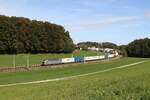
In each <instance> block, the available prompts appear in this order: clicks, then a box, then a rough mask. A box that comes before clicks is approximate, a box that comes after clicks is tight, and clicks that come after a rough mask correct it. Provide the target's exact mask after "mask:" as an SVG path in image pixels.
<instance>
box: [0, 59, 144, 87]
mask: <svg viewBox="0 0 150 100" xmlns="http://www.w3.org/2000/svg"><path fill="white" fill-rule="evenodd" d="M142 60H145V59H144V58H143V59H142V58H122V59H119V60H115V61H110V62H101V63H98V64H86V65H78V66H74V67H64V68H53V69H41V70H32V71H26V72H15V73H6V74H0V84H8V83H18V82H29V81H35V80H46V79H52V78H60V77H67V76H72V75H79V74H85V73H90V72H96V71H100V70H104V69H109V68H113V67H119V66H121V65H126V64H130V63H134V62H138V61H142Z"/></svg>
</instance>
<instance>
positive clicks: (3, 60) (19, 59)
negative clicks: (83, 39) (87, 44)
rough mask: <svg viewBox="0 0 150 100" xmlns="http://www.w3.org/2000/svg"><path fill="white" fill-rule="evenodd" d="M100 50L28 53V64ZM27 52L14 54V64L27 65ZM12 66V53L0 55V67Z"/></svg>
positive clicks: (92, 54)
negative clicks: (66, 52) (67, 52)
mask: <svg viewBox="0 0 150 100" xmlns="http://www.w3.org/2000/svg"><path fill="white" fill-rule="evenodd" d="M102 54H104V53H102V52H96V51H77V52H74V53H72V54H30V55H29V59H30V65H40V64H41V62H42V61H43V60H44V59H60V58H67V57H72V56H73V57H84V56H95V55H102ZM27 57H28V54H18V55H16V66H18V67H19V66H27ZM2 67H13V55H0V68H2Z"/></svg>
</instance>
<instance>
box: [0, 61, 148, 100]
mask: <svg viewBox="0 0 150 100" xmlns="http://www.w3.org/2000/svg"><path fill="white" fill-rule="evenodd" d="M142 60H150V59H141V58H123V59H120V60H116V61H110V62H103V63H100V64H93V65H92V64H88V65H82V66H79V67H67V68H56V69H47V70H46V69H45V70H37V71H30V72H17V73H8V74H0V84H7V83H16V82H26V81H33V80H42V79H48V78H56V77H64V76H72V75H77V74H83V73H89V72H95V71H98V70H104V69H109V68H112V67H117V66H121V65H126V64H129V63H134V62H138V61H142ZM149 66H150V61H149V62H145V63H143V64H139V65H135V66H131V67H127V68H123V69H116V70H112V71H108V72H104V73H99V74H95V75H89V76H85V77H79V78H74V79H70V80H64V81H57V82H49V83H40V84H30V85H18V86H11V87H0V100H12V98H13V100H150V84H149V83H150V78H149V76H150V67H149Z"/></svg>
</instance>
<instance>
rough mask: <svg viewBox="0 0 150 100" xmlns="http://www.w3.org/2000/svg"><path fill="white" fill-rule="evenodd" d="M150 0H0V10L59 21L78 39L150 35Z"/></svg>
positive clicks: (114, 39) (120, 41) (119, 39)
mask: <svg viewBox="0 0 150 100" xmlns="http://www.w3.org/2000/svg"><path fill="white" fill-rule="evenodd" d="M149 4H150V0H0V14H2V15H7V16H23V17H28V18H30V19H36V20H41V21H49V22H52V23H56V24H60V25H62V26H64V27H65V28H66V29H67V30H69V32H70V35H71V37H72V39H73V40H74V42H75V43H78V42H82V41H95V42H106V41H107V42H114V43H116V44H119V45H121V44H128V43H129V42H131V41H133V40H134V39H139V38H146V37H149V38H150V6H149Z"/></svg>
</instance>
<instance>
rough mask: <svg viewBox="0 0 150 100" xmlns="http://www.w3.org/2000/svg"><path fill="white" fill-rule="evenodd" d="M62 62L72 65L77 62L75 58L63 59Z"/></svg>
mask: <svg viewBox="0 0 150 100" xmlns="http://www.w3.org/2000/svg"><path fill="white" fill-rule="evenodd" d="M61 62H62V63H72V62H75V59H74V58H62V59H61Z"/></svg>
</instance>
